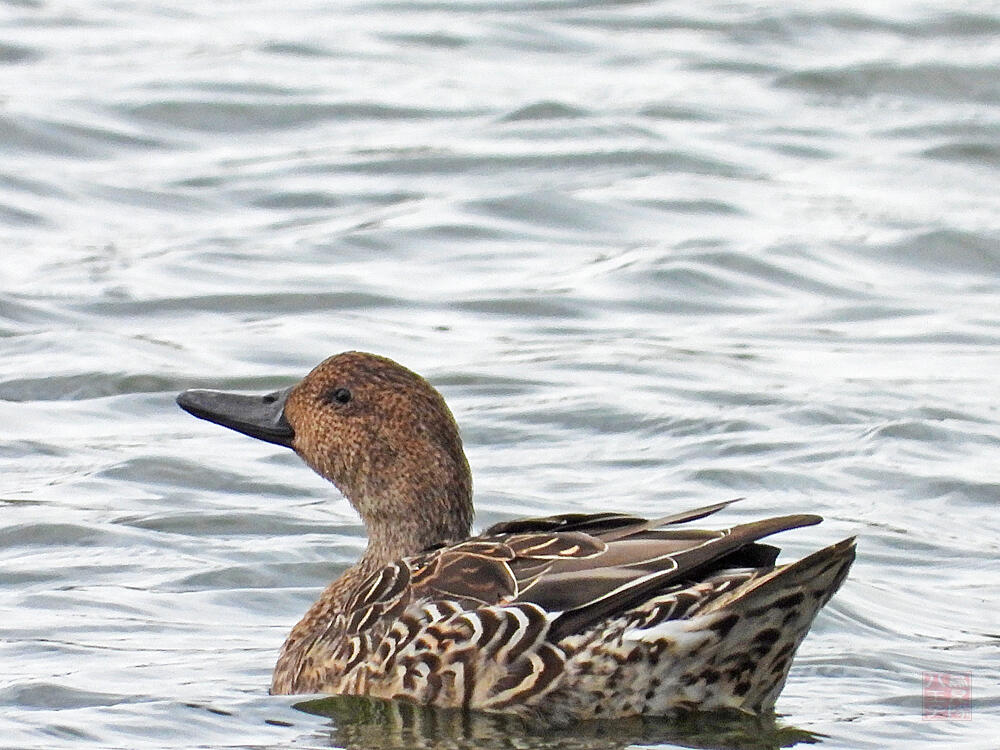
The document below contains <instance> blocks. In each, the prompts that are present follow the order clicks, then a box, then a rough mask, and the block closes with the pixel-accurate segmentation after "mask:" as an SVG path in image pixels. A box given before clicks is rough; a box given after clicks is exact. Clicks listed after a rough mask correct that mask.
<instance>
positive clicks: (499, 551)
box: [372, 501, 822, 641]
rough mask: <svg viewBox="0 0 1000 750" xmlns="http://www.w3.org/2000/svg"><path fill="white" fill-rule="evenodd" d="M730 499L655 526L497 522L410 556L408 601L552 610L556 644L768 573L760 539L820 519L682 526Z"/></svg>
mask: <svg viewBox="0 0 1000 750" xmlns="http://www.w3.org/2000/svg"><path fill="white" fill-rule="evenodd" d="M729 502H732V501H729ZM729 502H726V503H717V504H715V505H710V506H706V507H703V508H697V509H694V510H690V511H685V512H683V513H677V514H674V515H671V516H666V517H663V518H658V519H653V520H649V519H645V518H639V517H637V516H630V515H624V514H619V513H599V514H578V513H571V514H564V515H558V516H546V517H543V518H529V519H520V520H517V521H509V522H505V523H500V524H496V525H494V526H491V527H490V528H489V529H487V530H486V532H484V534H483V535H482V536H480V537H476V538H474V539H470V540H467V541H465V542H461V543H459V544H455V545H451V546H448V547H444V548H442V549H438V550H434V551H433V552H430V553H427V554H425V555H422V556H418V557H415V558H409V559H408V561H407V562H408V566H409V568H408V571H409V573H410V580H409V582H408V583H409V586H410V587H411V589H412V597H413V599H414V600H416V599H431V600H444V601H452V602H456V603H461V604H462V606H463V607H467V608H475V607H476V606H492V605H497V604H499V605H507V604H516V603H531V604H535V605H537V606H538V607H540V608H541V609H542V610H543V611H545V612H546V613H548V619H549V621H550V622H551V627H550V630H549V638H550V639H551V640H553V641H558V640H560V639H561V638H563V637H565V636H567V635H570V634H572V633H575V632H580V631H581V630H582V629H584V628H586V626H587V625H589V624H591V623H593V622H596V621H598V620H601V619H603V618H605V617H608V616H611V615H613V614H615V613H617V612H623V611H625V610H627V609H629V608H630V607H632V606H635V605H637V604H639V603H641V602H642V601H644V600H645V599H647V598H649V597H650V596H653V595H655V594H656V593H657V592H658V591H660V590H663V589H665V588H667V587H669V586H671V585H674V584H677V583H679V582H689V583H697V582H699V581H700V580H704V579H705V578H707V577H709V576H713V575H715V574H717V573H718V572H719V571H720V570H725V569H729V568H765V569H766V568H769V567H770V566H772V565H773V564H774V560H775V557H776V556H777V554H778V549H777V548H775V547H772V546H770V545H767V544H760V543H758V540H760V539H762V538H764V537H767V536H770V535H771V534H775V533H777V532H779V531H785V530H787V529H793V528H797V527H800V526H808V525H812V524H816V523H819V522H820V521H821V520H822V519H821V518H820V517H819V516H814V515H792V516H782V517H778V518H769V519H765V520H762V521H755V522H753V523H747V524H741V525H739V526H734V527H731V528H727V529H718V530H705V529H692V528H688V527H686V526H685V525H684V524H686V523H687V522H689V521H693V520H698V519H701V518H704V517H705V516H707V515H710V514H712V513H715V512H716V511H718V510H721V509H722V508H724V507H725V506H726V505H728V504H729ZM381 588H382V587H381V586H375V587H373V588H372V590H373V591H376V592H377V591H379V590H380V589H381Z"/></svg>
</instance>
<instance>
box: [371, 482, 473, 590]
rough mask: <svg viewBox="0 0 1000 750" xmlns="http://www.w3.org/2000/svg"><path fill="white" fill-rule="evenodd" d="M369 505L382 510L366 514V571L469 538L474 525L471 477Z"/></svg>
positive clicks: (372, 570)
mask: <svg viewBox="0 0 1000 750" xmlns="http://www.w3.org/2000/svg"><path fill="white" fill-rule="evenodd" d="M366 505H367V506H368V507H369V508H370V507H371V506H372V505H374V506H375V507H378V508H380V509H381V512H371V511H369V512H367V513H363V514H362V520H363V521H364V523H365V528H366V530H367V533H368V547H367V549H366V550H365V554H364V556H363V557H362V558H361V560H359V561H358V567H359V568H362V569H363V571H362V572H367V573H370V572H374V571H376V570H378V569H379V568H381V567H382V566H384V565H388V564H389V563H391V562H395V561H396V560H398V559H400V558H401V557H408V556H410V555H416V554H418V553H420V552H423V551H424V550H426V549H427V548H429V547H433V546H435V545H440V544H448V543H451V542H457V541H459V540H461V539H465V538H466V537H468V536H469V533H470V531H471V529H472V492H471V483H470V482H467V481H460V482H455V483H452V484H451V486H445V487H437V488H435V489H434V491H433V492H426V493H421V494H420V495H418V496H417V497H415V498H408V499H407V500H406V501H404V502H391V501H390V502H380V503H375V504H368V503H366ZM397 509H398V510H397Z"/></svg>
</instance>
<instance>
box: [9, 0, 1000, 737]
mask: <svg viewBox="0 0 1000 750" xmlns="http://www.w3.org/2000/svg"><path fill="white" fill-rule="evenodd" d="M0 32H2V33H0V337H2V340H0V424H2V425H3V430H2V432H0V707H2V710H0V746H2V747H4V748H15V747H16V748H46V749H47V748H73V749H79V750H87V749H90V748H130V749H133V748H159V747H183V748H190V747H200V748H222V747H227V748H229V747H256V748H264V747H330V746H331V745H332V746H335V747H343V746H351V747H362V746H381V747H389V746H398V747H406V746H414V745H417V744H425V745H430V746H440V747H444V746H450V747H457V746H462V743H465V746H471V747H481V746H486V745H487V744H489V743H490V742H493V743H496V744H499V745H503V746H508V747H527V746H528V744H529V740H531V741H535V742H538V743H540V746H544V747H573V746H577V747H594V748H597V747H602V748H603V747H623V746H627V745H629V744H635V745H642V746H656V747H667V746H673V744H674V743H677V744H682V745H683V744H698V743H699V742H701V743H702V744H705V745H707V746H720V745H721V744H724V740H723V739H720V737H715V738H714V739H708V740H700V739H698V738H697V737H693V738H692V737H686V736H685V735H684V734H683V732H682V733H681V734H680V735H677V736H676V737H675V736H673V735H672V734H671V733H670V732H669V731H666V730H662V729H655V728H654V729H652V730H648V731H647V730H642V731H633V730H628V731H626V728H622V727H619V728H614V727H604V728H596V729H595V728H593V727H580V728H578V729H577V730H576V734H575V735H572V734H571V735H570V736H569V737H566V736H563V737H558V738H550V740H551V741H550V740H549V739H543V740H539V738H537V737H536V738H525V737H517V736H516V734H511V733H508V730H506V729H499V730H497V729H496V728H493V729H488V730H483V731H482V733H480V734H477V732H480V730H479V729H477V727H478V725H475V724H474V723H473V724H465V725H462V726H461V727H460V728H459V729H458V730H456V729H455V727H454V726H446V724H447V722H444V721H443V720H442V722H441V723H434V722H433V721H430V720H426V721H424V720H422V719H417V720H414V721H415V723H416V724H417V725H419V726H417V727H414V726H409V725H408V728H406V729H405V731H403V730H399V728H398V726H396V728H395V729H393V728H389V729H386V728H385V726H384V723H383V724H379V722H377V721H372V722H370V723H365V722H364V721H360V720H355V719H352V718H350V717H348V718H343V717H341V718H337V717H336V716H335V717H334V718H332V719H331V718H327V717H323V716H317V715H314V714H311V713H306V712H303V711H301V710H299V709H297V708H295V707H294V705H293V704H294V703H295V701H294V700H291V699H286V698H271V697H269V696H268V695H267V685H268V680H269V674H270V670H271V667H272V665H273V663H274V659H275V655H276V652H277V649H278V647H279V645H280V644H281V642H282V640H283V638H284V636H285V634H286V632H287V631H288V629H289V628H290V627H291V625H292V624H293V623H294V622H295V621H296V620H297V618H298V617H299V616H300V615H301V614H302V613H303V612H304V611H305V609H306V608H307V606H308V605H309V603H310V602H311V601H312V600H313V598H314V597H315V596H316V594H317V593H318V591H319V589H320V588H321V587H322V586H323V585H325V584H326V582H327V581H329V580H330V579H331V578H332V577H334V576H335V575H336V574H337V573H338V572H339V571H340V570H342V569H343V568H344V567H345V566H346V565H347V564H348V563H349V562H350V561H351V560H353V559H354V558H355V557H356V556H357V555H358V554H359V552H360V550H361V549H362V546H363V536H362V529H361V527H360V525H359V522H358V520H357V519H356V518H355V516H354V515H353V514H352V513H351V511H350V509H349V508H348V506H347V504H346V503H345V502H344V501H343V500H342V499H340V498H339V497H338V496H337V494H336V492H335V491H334V490H333V488H332V487H327V486H325V485H324V483H323V481H322V480H320V479H319V478H318V477H316V476H314V475H312V474H311V473H310V472H309V471H308V469H306V468H305V467H304V466H303V465H301V464H300V462H299V460H298V459H297V458H296V457H295V456H294V455H293V454H292V453H290V452H287V451H283V450H282V449H279V448H277V447H274V446H269V445H265V444H260V443H256V442H254V441H251V440H249V439H247V438H244V437H241V436H239V435H236V434H234V433H231V432H228V431H226V430H223V429H222V428H218V427H215V426H213V425H209V424H207V423H204V422H199V421H196V420H194V419H192V418H191V417H189V416H188V415H186V414H184V413H182V412H181V411H180V410H178V409H177V408H176V407H175V405H174V403H173V397H174V394H175V393H176V392H177V391H179V390H182V389H184V388H188V387H223V388H238V389H245V390H258V389H271V388H276V387H282V386H285V385H289V384H291V383H292V382H294V381H295V379H297V378H298V377H300V376H302V375H303V374H305V373H306V372H307V371H308V370H309V369H310V368H311V367H312V366H313V365H314V364H315V363H317V362H318V361H320V360H321V359H322V358H324V357H325V356H327V355H329V354H332V353H335V352H337V351H341V350H344V349H351V348H357V349H364V350H369V351H373V352H377V353H380V354H384V355H388V356H390V357H393V358H395V359H397V360H399V361H400V362H402V363H403V364H405V365H407V366H408V367H411V368H413V369H415V370H417V371H419V372H421V373H423V374H424V375H426V376H427V377H428V378H429V379H430V380H431V381H432V382H433V383H434V384H435V385H437V386H438V387H439V388H440V389H441V390H442V391H443V393H444V394H445V396H446V398H447V399H448V401H449V403H450V404H451V406H452V409H453V411H454V412H455V414H456V417H457V418H458V420H459V422H460V424H461V426H462V429H463V435H464V438H465V442H466V446H467V450H468V453H469V456H470V460H471V463H472V466H473V470H474V473H475V477H476V500H477V506H478V517H477V523H478V525H479V526H483V525H486V524H488V523H491V522H494V521H496V520H499V519H501V518H509V517H513V516H516V515H523V514H549V513H556V512H561V511H567V510H594V511H598V510H611V509H614V510H620V511H630V512H638V513H654V514H655V513H667V512H670V511H671V510H672V509H678V508H681V507H689V506H693V505H694V504H699V503H702V504H703V503H709V502H714V501H718V500H723V499H728V498H731V497H734V496H740V495H743V496H746V497H747V498H748V499H747V500H746V501H745V502H743V503H741V504H739V505H737V506H734V507H733V508H732V509H731V510H728V511H726V513H725V514H724V518H722V519H721V520H722V522H724V523H729V522H737V521H741V520H747V519H750V518H757V517H760V516H761V515H763V514H768V513H799V512H815V513H820V514H822V515H824V516H826V517H827V521H826V523H824V524H823V525H822V526H819V527H813V528H809V529H802V530H799V531H797V532H794V533H790V534H787V535H785V538H784V539H783V545H784V548H785V549H786V551H787V553H788V554H789V557H790V558H794V557H795V556H798V555H801V554H804V553H806V552H808V551H810V550H812V549H814V548H816V547H818V546H819V545H822V544H825V543H830V542H833V541H835V540H837V539H840V538H842V537H844V536H847V535H850V534H858V535H859V536H860V547H859V550H860V554H859V559H858V562H857V564H856V565H855V567H854V569H853V572H852V575H851V578H850V579H849V580H848V582H847V584H846V585H845V586H844V588H843V589H842V591H841V592H840V593H839V594H838V595H837V597H836V598H835V599H834V600H833V602H832V603H831V605H830V606H829V607H828V608H827V609H826V610H825V611H824V613H822V614H821V616H820V617H819V619H818V621H817V623H816V626H815V628H814V630H813V632H812V634H811V635H810V637H809V638H808V639H807V640H806V642H805V644H804V645H803V647H802V649H801V651H800V655H799V658H798V659H797V661H796V663H795V666H794V668H793V669H792V673H791V678H790V680H789V682H788V685H787V687H786V689H785V691H784V693H783V695H782V697H781V699H780V700H779V702H778V711H779V713H780V714H781V715H782V716H781V717H780V719H779V723H780V724H781V725H782V726H786V727H791V728H793V729H796V730H803V732H809V733H812V734H813V735H818V736H816V737H814V739H815V740H816V741H819V742H820V746H821V747H824V748H858V747H868V748H885V747H893V748H911V747H918V746H922V745H928V744H932V743H936V744H942V745H944V746H948V747H969V748H982V749H984V750H985V749H986V748H996V747H997V746H1000V740H998V737H1000V639H998V636H1000V541H998V540H1000V514H998V509H1000V411H998V400H1000V198H998V195H1000V178H998V168H1000V108H998V104H1000V7H998V6H997V4H996V3H995V2H974V1H967V2H953V3H931V2H904V1H894V2H882V3H877V4H873V3H870V2H857V1H851V0H848V1H847V2H805V1H799V2H777V1H776V0H775V1H772V2H766V1H763V0H762V1H761V2H692V1H691V0H677V1H676V2H665V1H664V2H652V1H651V2H621V3H609V2H587V1H585V0H577V1H575V2H574V1H571V0H567V1H565V2H557V1H555V0H549V1H545V0H523V1H520V2H508V3H491V2H462V1H461V0H448V1H447V2H433V1H428V2H405V1H404V0H398V1H396V2H389V1H384V2H378V1H366V2H363V3H354V2H338V1H337V0H323V1H322V2H320V1H319V0H291V1H290V2H285V3H265V2H259V1H256V2H255V1H253V0H241V1H240V2H231V1H229V2H215V3H203V4H195V3H179V2H178V3H171V2H168V1H167V0H149V1H146V2H126V3H122V2H107V1H105V2H99V1H98V0H82V1H81V2H73V3H70V2H59V1H58V0H21V1H13V0H11V1H8V2H6V3H4V4H3V5H2V6H0ZM942 673H943V674H945V675H952V676H953V677H954V679H955V680H956V682H957V681H959V680H967V681H968V682H967V684H968V685H969V686H970V689H971V701H969V702H968V703H967V704H966V703H964V702H961V701H960V702H959V704H956V705H957V708H956V710H954V711H952V712H951V713H950V714H949V715H948V716H947V717H946V718H944V719H933V718H928V717H927V716H926V715H925V713H926V712H925V705H924V703H923V698H924V681H925V679H927V678H928V675H931V676H933V675H936V674H942ZM962 684H966V683H962ZM959 708H960V709H961V710H958V709H959ZM422 721H423V722H424V723H421V722H422ZM469 721H472V720H469ZM619 730H620V731H619ZM511 731H513V730H511ZM490 732H493V734H490ZM782 741H783V740H782ZM734 742H735V743H736V745H737V746H768V743H771V744H772V745H773V744H778V741H776V740H773V739H763V740H760V742H761V743H762V744H760V745H752V741H749V740H746V739H743V740H738V741H734ZM449 743H451V744H449ZM504 743H507V744H506V745H505V744H504ZM519 743H520V744H519ZM729 746H732V745H729Z"/></svg>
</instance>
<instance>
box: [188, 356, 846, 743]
mask: <svg viewBox="0 0 1000 750" xmlns="http://www.w3.org/2000/svg"><path fill="white" fill-rule="evenodd" d="M177 403H178V405H179V406H180V407H181V408H182V409H184V410H185V411H187V412H189V413H190V414H192V415H193V416H195V417H198V418H200V419H204V420H208V421H210V422H214V423H216V424H219V425H222V426H224V427H228V428H230V429H232V430H235V431H236V432H239V433H242V434H244V435H247V436H249V437H253V438H256V439H258V440H262V441H265V442H268V443H272V444H275V445H279V446H283V447H286V448H291V449H292V450H293V451H294V452H295V453H297V454H298V455H299V456H300V457H301V458H302V460H303V461H304V462H305V463H306V464H307V465H308V466H309V467H310V468H312V469H313V470H314V471H315V472H317V473H318V474H319V475H320V476H322V477H324V478H325V479H327V480H329V481H330V482H331V483H333V484H334V485H335V486H336V487H337V489H338V490H339V491H340V493H341V494H342V495H343V497H344V498H346V499H347V501H348V502H349V503H350V504H351V505H352V506H353V507H354V509H355V510H356V511H357V513H358V514H359V515H360V517H361V519H362V521H363V522H364V525H365V528H366V532H367V538H368V541H367V547H366V549H365V551H364V553H363V555H362V556H361V558H360V559H359V560H358V561H357V562H356V563H355V564H353V565H351V566H350V567H348V568H347V569H346V570H344V572H343V573H342V574H341V575H340V576H339V577H337V578H336V579H335V580H334V581H333V582H332V583H331V584H330V585H329V586H328V587H327V588H326V589H325V590H324V591H323V593H322V594H321V595H320V597H319V599H318V600H317V601H316V602H315V603H314V604H313V605H312V607H311V608H310V609H309V610H308V611H307V612H306V614H305V616H304V617H303V618H302V619H301V620H300V621H299V622H298V624H297V625H295V626H294V627H293V628H292V630H291V633H290V634H289V636H288V638H287V640H286V641H285V642H284V645H283V646H282V648H281V651H280V653H279V656H278V659H277V664H276V666H275V668H274V673H273V678H272V682H271V686H270V692H271V693H272V694H276V695H289V694H305V693H310V694H317V693H319V694H334V695H355V696H368V697H370V698H381V699H389V700H394V701H408V702H411V703H417V704H424V705H428V706H434V707H441V708H454V709H467V710H472V711H485V712H491V713H499V714H513V715H515V716H520V717H523V718H525V719H531V720H538V721H544V722H547V723H550V724H553V725H557V724H563V725H565V724H568V723H571V722H577V721H583V720H590V719H616V718H623V717H630V716H641V717H646V716H650V717H652V716H656V717H670V716H677V715H680V714H683V713H685V712H691V711H713V710H729V709H734V710H736V711H738V712H744V713H748V714H757V715H760V714H767V713H771V712H773V710H774V705H775V701H776V699H777V697H778V694H779V693H780V692H781V690H782V688H783V686H784V684H785V681H786V679H787V677H788V673H789V668H790V666H791V663H792V658H793V656H794V655H795V652H796V649H798V647H799V645H800V643H801V642H802V640H803V638H804V637H805V635H806V633H807V631H808V630H809V628H810V626H811V625H812V623H813V620H814V618H815V617H816V614H817V613H818V612H819V610H820V609H821V608H822V607H823V606H824V605H825V604H826V603H827V602H828V601H829V600H830V598H831V597H832V596H833V594H834V593H835V592H836V591H837V589H838V588H839V587H840V586H841V584H842V583H843V581H844V579H845V578H846V576H847V573H848V570H849V569H850V567H851V564H852V562H853V561H854V558H855V546H856V545H855V539H854V538H853V537H852V538H848V539H844V540H842V541H840V542H837V543H835V544H833V545H831V546H828V547H825V548H823V549H820V550H818V551H815V552H813V553H811V554H809V555H807V556H805V557H803V558H802V559H800V560H798V561H795V562H791V563H782V564H778V563H777V562H776V559H777V556H778V554H779V549H778V548H777V547H775V546H774V545H772V544H770V543H765V542H762V541H761V540H763V539H765V538H767V537H770V536H771V535H772V534H776V533H778V532H782V531H787V530H791V529H796V528H801V527H805V526H811V525H813V524H817V523H819V522H820V521H821V520H822V518H821V517H820V516H817V515H814V514H793V515H785V516H780V517H770V518H763V519H761V520H756V521H752V522H746V523H738V524H733V525H729V526H723V527H722V528H701V526H703V525H704V524H698V525H697V526H692V525H691V524H692V523H693V522H696V521H701V520H703V519H705V518H707V517H709V516H713V515H714V514H716V513H718V512H720V511H723V509H725V508H727V507H728V506H729V505H730V504H731V503H732V502H735V501H732V500H729V501H724V502H719V503H715V504H712V505H707V506H703V507H698V508H694V509H688V510H680V511H675V512H671V513H666V514H664V515H661V516H658V517H653V518H644V517H640V516H636V515H632V514H629V513H619V512H615V511H613V510H609V511H605V512H600V513H579V512H572V513H561V514H557V515H551V516H544V517H537V518H521V519H516V520H508V521H502V522H500V523H497V524H494V525H492V526H490V527H489V528H487V529H485V530H484V531H482V532H481V533H479V534H478V535H473V534H472V520H473V502H472V476H471V472H470V468H469V463H468V461H467V459H466V455H465V451H464V449H463V446H462V440H461V437H460V434H459V429H458V426H457V424H456V422H455V418H454V417H453V415H452V413H451V411H450V410H449V408H448V406H447V404H446V403H445V400H444V398H443V397H442V396H441V394H440V393H439V392H438V391H437V390H436V389H435V388H434V387H433V386H432V385H431V384H430V383H428V382H427V380H425V379H424V378H422V377H421V376H420V375H418V374H416V373H415V372H412V371H411V370H409V369H407V368H405V367H403V366H402V365H400V364H398V363H396V362H395V361H393V360H391V359H388V358H386V357H382V356H379V355H375V354H370V353H365V352H358V351H348V352H343V353H340V354H336V355H334V356H332V357H329V358H327V359H326V360H324V361H323V362H321V363H320V364H319V365H317V366H316V367H315V368H314V369H313V370H312V371H311V372H310V373H309V374H308V375H306V377H305V378H303V379H302V380H301V381H299V382H298V383H296V384H294V385H292V386H290V387H288V388H284V389H282V390H278V391H275V392H273V393H267V394H262V395H247V394H242V393H232V392H228V391H217V390H207V389H196V390H187V391H184V392H183V393H181V394H180V395H179V396H178V397H177Z"/></svg>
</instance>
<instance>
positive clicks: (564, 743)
mask: <svg viewBox="0 0 1000 750" xmlns="http://www.w3.org/2000/svg"><path fill="white" fill-rule="evenodd" d="M295 708H297V709H299V710H301V711H305V712H307V713H311V714H316V715H319V716H327V717H329V718H330V719H332V722H331V724H332V727H331V729H330V732H329V742H330V745H331V746H332V747H339V748H345V749H348V750H367V749H368V748H380V749H385V748H390V749H392V748H400V749H401V748H413V749H414V750H419V749H421V748H428V749H429V748H435V749H438V748H440V749H441V750H445V749H447V750H463V749H464V748H469V750H536V749H537V750H543V749H544V750H612V749H613V748H626V747H632V746H640V747H649V746H661V747H670V746H674V747H694V748H727V749H728V748H733V749H736V748H739V749H741V750H744V749H745V750H766V749H769V748H781V747H792V746H793V745H797V744H800V743H807V744H813V743H818V742H820V741H821V739H822V736H821V735H816V734H813V733H811V732H807V731H804V730H802V729H796V728H794V727H790V726H782V725H781V724H779V722H778V721H777V719H776V718H775V717H774V716H770V717H768V716H763V717H761V716H749V715H747V714H742V713H739V712H710V713H693V714H688V715H685V716H684V717H683V718H680V719H673V720H666V719H652V718H639V717H635V718H631V719H616V720H614V721H587V722H580V723H578V724H575V725H573V726H571V727H559V728H554V727H545V726H538V725H534V724H532V723H530V722H525V721H523V720H521V719H518V718H515V717H509V716H502V715H497V714H486V713H479V712H471V711H461V710H455V709H436V708H429V707H426V706H419V705H415V704H410V703H403V702H399V701H385V700H379V699H376V698H361V697H355V696H331V697H329V698H321V699H316V700H309V701H303V702H301V703H297V704H295Z"/></svg>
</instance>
